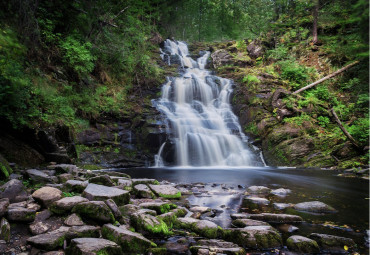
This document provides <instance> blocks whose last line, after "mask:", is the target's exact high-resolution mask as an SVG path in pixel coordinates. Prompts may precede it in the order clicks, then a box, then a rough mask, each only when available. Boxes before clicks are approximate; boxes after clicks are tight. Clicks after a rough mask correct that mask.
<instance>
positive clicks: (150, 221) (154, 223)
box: [130, 212, 169, 236]
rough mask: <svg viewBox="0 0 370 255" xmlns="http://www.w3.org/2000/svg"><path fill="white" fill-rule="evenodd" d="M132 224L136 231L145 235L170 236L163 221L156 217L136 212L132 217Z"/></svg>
mask: <svg viewBox="0 0 370 255" xmlns="http://www.w3.org/2000/svg"><path fill="white" fill-rule="evenodd" d="M130 222H131V224H132V226H133V227H134V228H135V230H137V231H139V232H140V233H143V234H150V235H153V234H154V235H163V236H166V235H168V234H169V230H168V227H167V225H166V223H164V222H163V221H162V220H161V219H158V218H156V217H155V216H152V215H149V214H145V213H140V212H136V213H134V214H132V215H130Z"/></svg>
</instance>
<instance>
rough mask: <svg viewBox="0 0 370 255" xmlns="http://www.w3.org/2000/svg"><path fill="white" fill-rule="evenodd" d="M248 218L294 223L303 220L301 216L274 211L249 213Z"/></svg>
mask: <svg viewBox="0 0 370 255" xmlns="http://www.w3.org/2000/svg"><path fill="white" fill-rule="evenodd" d="M250 218H251V219H253V220H262V221H266V222H269V223H296V222H303V219H302V217H300V216H298V215H291V214H275V213H261V214H251V215H250Z"/></svg>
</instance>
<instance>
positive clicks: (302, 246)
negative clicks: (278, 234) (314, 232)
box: [286, 235, 320, 254]
mask: <svg viewBox="0 0 370 255" xmlns="http://www.w3.org/2000/svg"><path fill="white" fill-rule="evenodd" d="M286 243H287V246H288V248H289V249H290V250H292V251H296V252H300V253H306V254H307V253H309V254H312V253H318V252H319V251H320V248H319V245H318V244H317V242H316V241H314V240H312V239H309V238H307V237H303V236H297V235H295V236H291V237H289V238H288V239H287V241H286Z"/></svg>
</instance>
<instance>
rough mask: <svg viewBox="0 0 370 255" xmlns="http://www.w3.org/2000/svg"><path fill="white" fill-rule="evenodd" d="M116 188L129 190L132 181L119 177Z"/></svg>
mask: <svg viewBox="0 0 370 255" xmlns="http://www.w3.org/2000/svg"><path fill="white" fill-rule="evenodd" d="M117 188H120V189H124V190H131V189H132V181H131V180H125V179H119V180H118V186H117Z"/></svg>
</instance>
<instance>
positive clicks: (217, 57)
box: [211, 49, 233, 68]
mask: <svg viewBox="0 0 370 255" xmlns="http://www.w3.org/2000/svg"><path fill="white" fill-rule="evenodd" d="M211 58H212V62H213V67H214V68H218V67H220V66H223V65H228V64H231V63H232V61H233V57H232V56H231V55H230V54H229V53H228V52H227V51H226V50H223V49H221V50H216V51H215V52H213V53H212V55H211Z"/></svg>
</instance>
